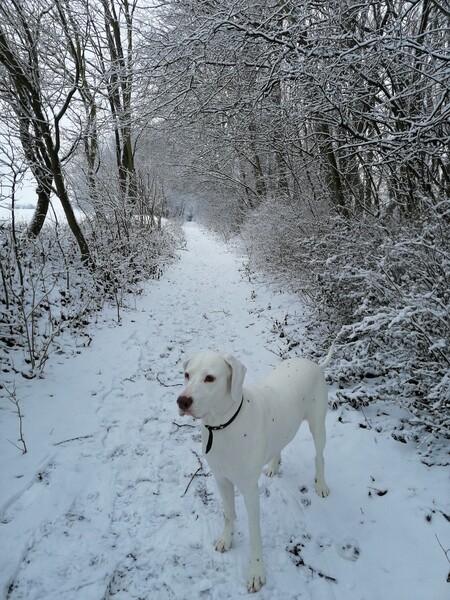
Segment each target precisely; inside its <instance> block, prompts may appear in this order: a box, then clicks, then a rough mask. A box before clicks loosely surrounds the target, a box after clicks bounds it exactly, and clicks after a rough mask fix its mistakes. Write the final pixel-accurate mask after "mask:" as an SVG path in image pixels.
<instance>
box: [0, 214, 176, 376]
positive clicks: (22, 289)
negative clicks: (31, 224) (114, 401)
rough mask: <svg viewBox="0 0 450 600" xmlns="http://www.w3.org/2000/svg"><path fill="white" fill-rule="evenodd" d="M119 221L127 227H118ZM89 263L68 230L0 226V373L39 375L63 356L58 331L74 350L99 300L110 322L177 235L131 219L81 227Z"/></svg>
mask: <svg viewBox="0 0 450 600" xmlns="http://www.w3.org/2000/svg"><path fill="white" fill-rule="evenodd" d="M125 224H126V226H125ZM83 228H84V231H85V236H86V239H87V240H88V242H89V246H90V250H91V254H92V257H93V260H94V263H95V266H93V267H89V266H87V265H85V264H83V263H82V261H81V260H80V255H79V250H78V247H77V245H76V243H75V241H74V238H73V236H72V234H71V232H70V231H69V230H68V228H67V227H65V226H61V225H58V226H57V227H53V226H48V227H45V228H44V230H43V231H42V232H41V234H40V235H39V237H38V238H33V237H29V236H28V235H27V234H26V233H25V232H22V233H21V232H19V231H18V230H14V229H13V227H12V226H11V225H8V224H4V225H3V226H2V227H1V229H0V259H1V283H0V348H1V353H0V360H1V364H2V370H3V372H4V373H5V372H9V371H11V370H15V371H19V372H22V374H23V375H24V376H26V377H33V376H35V375H39V374H40V373H42V371H43V369H44V367H45V363H46V362H47V360H48V357H49V355H50V354H51V353H53V352H66V351H67V345H70V344H69V343H68V339H67V337H63V336H62V334H63V332H69V331H70V332H71V333H72V334H73V335H71V336H70V338H71V340H72V342H75V343H76V345H77V346H80V345H85V344H89V343H90V339H89V338H88V336H87V334H86V333H84V332H83V326H84V325H87V323H88V322H89V320H90V319H91V318H92V315H94V314H95V313H96V312H97V311H98V310H100V309H101V308H102V307H103V306H104V305H105V303H110V304H112V305H113V306H114V307H115V310H116V319H117V320H118V321H120V319H121V311H122V308H123V306H124V304H126V299H127V297H128V298H129V294H133V293H139V291H140V289H141V285H140V284H141V282H142V281H143V280H145V279H148V278H158V277H159V276H160V273H161V272H162V270H163V269H164V267H165V265H166V264H167V263H168V261H170V260H171V259H172V258H173V255H174V249H175V246H176V245H177V244H178V243H180V241H181V239H182V233H181V230H180V229H179V228H177V226H175V225H173V224H171V225H170V226H169V225H164V226H161V224H160V223H154V222H152V223H149V222H147V221H143V220H141V219H133V218H132V216H131V215H130V218H129V219H128V220H126V221H124V222H120V223H119V222H118V221H117V215H115V216H114V217H113V216H111V217H110V218H108V219H107V218H105V217H102V218H101V219H99V218H93V219H88V218H86V219H85V220H84V222H83Z"/></svg>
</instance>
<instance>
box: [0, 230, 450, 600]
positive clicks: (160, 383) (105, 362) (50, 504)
mask: <svg viewBox="0 0 450 600" xmlns="http://www.w3.org/2000/svg"><path fill="white" fill-rule="evenodd" d="M186 235H187V242H188V244H187V249H186V250H183V251H181V253H180V254H181V258H180V260H179V261H178V262H176V263H175V264H174V265H172V266H171V267H170V268H169V269H168V270H167V272H166V273H165V275H164V277H163V278H162V279H161V280H160V281H154V282H149V284H148V286H147V290H146V294H145V296H143V297H142V298H139V299H138V301H137V306H136V311H134V312H131V313H129V314H127V315H126V316H125V318H124V321H123V324H122V325H121V326H120V327H118V326H114V327H111V326H110V327H108V326H105V325H104V324H103V325H102V326H100V327H99V326H97V327H96V331H95V333H94V335H93V342H92V344H91V346H90V347H89V348H86V349H83V350H82V351H81V352H80V354H79V355H78V356H75V357H71V358H69V359H68V358H65V357H55V358H54V359H53V360H52V361H51V362H49V365H48V370H47V373H46V377H45V379H43V380H34V381H30V382H23V383H22V384H21V388H20V389H18V394H20V397H21V403H22V409H23V411H24V413H25V424H24V427H25V437H26V440H27V444H28V447H29V452H28V454H27V455H24V456H21V455H19V453H18V451H17V449H15V448H14V447H13V446H12V445H11V444H9V443H8V442H7V438H8V437H9V438H12V437H14V436H15V433H14V430H15V428H16V427H17V424H16V421H15V416H14V415H12V414H11V413H10V412H9V411H6V410H3V411H2V415H1V416H2V423H3V424H2V426H1V427H0V434H1V439H0V444H1V446H0V449H1V455H0V468H1V488H0V566H1V568H0V594H3V596H4V597H5V598H8V599H11V600H13V599H14V600H18V599H26V600H33V599H45V600H60V599H62V598H64V600H103V599H107V598H115V599H123V600H129V599H136V600H137V599H139V598H141V599H144V598H145V599H148V600H153V599H156V600H165V599H172V598H173V599H176V600H184V599H186V600H188V599H189V600H191V599H192V600H194V599H195V600H196V599H197V598H205V599H212V600H215V599H217V600H219V599H220V600H224V599H230V600H233V599H237V598H241V597H245V596H247V592H246V589H245V581H246V569H247V559H248V539H247V529H246V515H245V509H244V506H243V502H242V499H241V498H240V497H238V498H237V510H238V521H237V524H236V534H235V541H234V545H233V548H232V549H231V551H230V552H229V553H226V554H224V555H222V554H218V553H216V552H214V549H213V545H212V542H213V540H214V539H215V537H216V536H217V535H218V533H219V532H220V528H221V508H220V503H219V500H218V496H217V494H216V490H215V486H214V482H213V480H212V477H211V476H210V475H209V471H208V468H207V465H206V461H205V460H204V458H203V457H202V456H201V445H200V435H199V426H198V424H196V423H194V422H193V421H191V420H187V419H184V420H183V419H181V418H179V417H178V414H177V410H176V405H175V399H176V396H177V392H178V391H179V390H180V389H181V387H180V384H181V382H182V376H181V371H182V367H181V364H182V362H183V360H184V359H185V358H186V357H187V356H189V355H190V354H191V353H193V352H195V351H197V350H198V349H201V348H204V347H212V348H217V349H221V350H222V349H223V350H225V351H227V352H231V353H235V354H236V355H238V356H239V357H240V359H241V360H242V361H243V362H244V363H245V364H246V366H247V368H248V381H249V382H251V381H252V380H254V379H256V378H258V377H259V376H260V375H262V374H263V373H265V372H266V371H267V370H268V369H269V368H270V367H271V366H273V365H274V364H276V363H277V362H278V359H277V357H276V355H275V351H276V348H277V340H276V338H275V336H274V335H273V333H272V332H271V320H270V319H271V318H278V319H280V320H282V319H283V318H284V316H285V315H286V313H287V312H289V314H290V315H292V314H293V313H294V312H295V311H296V310H297V311H299V312H300V311H301V308H300V307H298V305H297V301H296V299H295V298H293V297H289V296H288V295H285V294H274V293H273V292H272V293H271V294H269V292H268V291H267V290H266V289H265V288H264V287H263V286H261V285H258V286H256V285H255V283H250V282H249V281H246V280H245V278H244V277H243V266H242V261H240V260H239V259H237V258H236V256H235V255H234V254H233V253H232V252H230V251H229V250H228V249H227V248H226V247H225V246H224V245H223V244H222V243H221V242H220V241H218V240H217V239H215V238H213V237H212V236H211V235H209V234H206V233H205V232H203V231H202V230H201V229H200V228H199V227H198V226H196V225H195V224H188V225H187V226H186ZM361 422H363V423H364V418H363V416H362V415H361V414H360V413H353V412H352V411H345V412H344V413H341V412H339V413H332V412H330V413H329V415H328V437H329V442H328V446H327V450H326V459H327V464H326V469H327V480H328V483H329V485H330V488H331V495H330V497H329V498H327V499H325V500H323V499H319V498H318V497H317V496H316V495H315V493H314V492H313V489H314V485H313V472H314V470H313V457H314V453H313V445H312V442H311V441H310V436H309V432H308V430H307V427H305V428H302V429H301V431H300V433H299V434H298V436H297V438H296V440H295V441H294V442H293V443H292V444H291V446H290V447H289V448H288V449H286V452H285V454H284V460H283V465H282V469H281V474H280V476H279V477H278V478H275V479H271V480H267V481H266V479H265V478H264V477H262V478H261V481H260V487H261V510H262V529H263V539H264V544H265V560H266V571H267V580H268V581H267V585H266V586H265V588H263V590H262V591H261V592H260V593H259V594H258V598H260V599H261V600H262V599H264V600H269V599H270V600H277V599H279V600H286V599H287V600H290V599H295V598H302V599H308V598H310V599H314V600H328V599H330V600H331V599H338V600H348V599H349V598H352V599H356V600H363V599H364V600H378V599H380V600H387V599H390V598H393V599H394V598H395V599H396V600H413V599H416V598H417V599H418V600H420V599H422V598H423V599H425V598H426V599H428V598H430V599H431V598H432V599H433V600H444V598H446V597H447V596H446V595H445V594H447V593H448V589H447V588H448V584H447V583H446V582H445V579H446V576H447V572H448V570H449V566H448V563H447V561H446V557H445V555H444V552H443V550H442V549H441V547H440V546H439V543H438V541H437V540H439V541H440V542H441V544H442V545H443V546H444V547H446V548H448V547H449V546H450V536H449V527H448V522H447V520H446V518H445V516H444V513H446V514H447V515H448V513H449V507H448V492H449V484H448V473H446V471H445V469H444V468H442V467H433V468H432V469H427V468H426V467H425V466H424V465H422V464H421V463H420V462H419V460H418V458H417V456H416V455H415V454H414V452H413V449H412V448H410V447H405V446H403V445H402V444H399V443H397V442H394V441H393V440H392V439H391V438H389V437H388V436H387V435H385V436H384V435H383V434H382V433H381V434H377V433H375V432H373V431H370V430H369V429H367V428H361V427H359V424H360V423H361ZM194 474H196V475H195V477H193V475H194ZM384 492H386V493H384ZM436 536H437V537H436ZM300 553H301V557H300V556H299V555H300ZM301 560H302V561H304V563H305V565H306V566H304V565H303V566H302V565H297V566H296V564H295V563H296V562H297V563H299V562H300V561H301ZM321 575H325V576H327V577H328V578H329V579H328V578H326V577H323V576H321Z"/></svg>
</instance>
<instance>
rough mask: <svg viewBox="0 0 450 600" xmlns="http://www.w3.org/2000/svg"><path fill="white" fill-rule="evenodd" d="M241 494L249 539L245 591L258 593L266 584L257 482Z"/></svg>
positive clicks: (242, 490)
mask: <svg viewBox="0 0 450 600" xmlns="http://www.w3.org/2000/svg"><path fill="white" fill-rule="evenodd" d="M241 492H242V495H243V496H244V502H245V506H246V508H247V516H248V531H249V539H250V564H249V568H248V580H247V589H248V591H249V592H258V591H259V590H260V589H261V587H262V586H263V585H264V584H265V583H266V574H265V571H264V561H263V555H262V538H261V523H260V508H259V490H258V482H256V483H255V484H254V485H252V486H251V487H249V488H246V489H241Z"/></svg>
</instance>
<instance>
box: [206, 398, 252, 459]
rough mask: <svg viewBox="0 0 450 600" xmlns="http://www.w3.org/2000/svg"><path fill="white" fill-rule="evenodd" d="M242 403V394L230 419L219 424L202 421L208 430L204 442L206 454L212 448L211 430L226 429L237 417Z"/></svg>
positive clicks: (212, 437)
mask: <svg viewBox="0 0 450 600" xmlns="http://www.w3.org/2000/svg"><path fill="white" fill-rule="evenodd" d="M243 404H244V396H242V400H241V402H240V404H239V408H238V409H237V411H236V412H235V413H234V414H233V416H232V417H231V418H230V419H228V421H226V422H224V423H221V424H220V425H207V424H206V423H205V422H203V424H204V426H205V427H206V429H207V430H208V441H207V443H206V451H205V454H208V452H209V451H210V450H211V448H212V444H213V440H214V436H213V431H221V430H222V429H226V428H227V427H228V426H229V425H231V423H233V421H234V420H235V419H236V418H237V416H238V414H239V413H240V412H241V408H242V405H243Z"/></svg>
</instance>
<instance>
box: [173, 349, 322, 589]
mask: <svg viewBox="0 0 450 600" xmlns="http://www.w3.org/2000/svg"><path fill="white" fill-rule="evenodd" d="M332 351H333V349H331V350H330V352H329V353H328V356H327V358H326V360H325V362H324V363H322V364H321V365H317V364H315V363H313V362H311V361H310V360H306V359H303V358H293V359H289V360H285V361H283V362H282V363H281V364H280V365H279V366H278V367H276V368H275V369H273V371H272V372H271V373H270V374H269V375H268V376H266V377H265V378H264V379H263V380H262V381H260V382H259V383H257V384H256V385H253V386H251V387H248V388H243V382H244V376H245V372H246V368H245V367H244V365H242V364H241V363H240V362H239V361H238V360H237V359H236V358H234V357H232V356H229V355H223V354H220V353H218V352H213V351H212V350H206V351H203V352H200V353H198V354H196V355H195V356H193V357H192V358H191V359H189V360H188V361H186V362H185V363H184V372H185V373H184V376H185V379H186V382H187V385H186V388H185V389H184V391H183V392H182V393H181V395H180V396H179V398H178V400H177V403H178V407H179V412H180V415H190V416H192V417H194V419H202V420H203V427H202V439H203V451H204V452H205V454H206V458H207V461H208V464H209V466H210V467H211V470H212V472H213V474H214V477H215V479H216V481H217V486H218V488H219V492H220V496H221V498H222V503H223V509H224V514H225V525H224V529H223V533H222V536H221V537H220V539H219V540H218V541H217V542H216V545H215V548H216V550H218V551H219V552H225V551H226V550H229V548H230V547H231V541H232V537H233V525H234V519H235V517H236V513H235V505H234V488H235V486H236V487H237V488H238V490H239V491H240V492H241V494H242V495H243V497H244V501H245V506H246V508H247V514H248V527H249V539H250V565H249V571H248V590H249V591H250V592H257V591H258V590H259V589H260V588H261V586H263V585H264V583H265V581H266V577H265V572H264V563H263V555H262V539H261V528H260V509H259V492H258V480H259V477H260V475H261V471H262V469H263V466H264V465H266V464H268V463H269V466H268V469H267V471H266V475H268V476H269V477H271V476H273V475H275V474H276V473H277V472H278V469H279V467H280V462H281V455H280V453H281V450H282V449H283V448H284V447H285V446H286V445H287V444H288V443H289V442H290V441H291V440H292V439H293V438H294V436H295V434H296V433H297V430H298V428H299V427H300V424H301V423H302V421H304V420H306V421H308V424H309V428H310V431H311V433H312V436H313V438H314V443H315V447H316V476H315V483H316V491H317V493H318V495H319V496H321V497H323V498H324V497H325V496H327V495H328V487H327V484H326V483H325V478H324V460H323V450H324V447H325V441H326V434H325V414H326V411H327V404H328V399H327V387H326V383H325V379H324V376H323V369H324V368H325V367H326V366H327V365H328V363H329V362H330V360H331V355H332Z"/></svg>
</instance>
